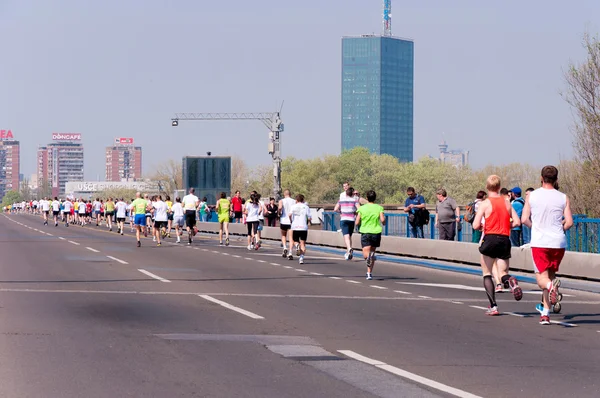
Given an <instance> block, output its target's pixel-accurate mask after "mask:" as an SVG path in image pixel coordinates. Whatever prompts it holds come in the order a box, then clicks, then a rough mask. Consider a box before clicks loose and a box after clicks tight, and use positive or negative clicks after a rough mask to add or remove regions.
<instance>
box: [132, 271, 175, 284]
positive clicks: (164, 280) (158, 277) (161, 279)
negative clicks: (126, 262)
mask: <svg viewBox="0 0 600 398" xmlns="http://www.w3.org/2000/svg"><path fill="white" fill-rule="evenodd" d="M138 271H140V272H141V273H142V274H146V275H148V276H149V277H150V278H154V279H158V280H159V281H161V282H171V281H170V280H168V279H165V278H161V277H160V276H158V275H154V274H153V273H152V272H148V271H146V270H145V269H138Z"/></svg>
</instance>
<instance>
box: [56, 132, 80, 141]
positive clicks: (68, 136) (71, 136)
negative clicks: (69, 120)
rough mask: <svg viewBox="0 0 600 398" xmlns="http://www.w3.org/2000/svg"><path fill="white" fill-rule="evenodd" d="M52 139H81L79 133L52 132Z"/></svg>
mask: <svg viewBox="0 0 600 398" xmlns="http://www.w3.org/2000/svg"><path fill="white" fill-rule="evenodd" d="M52 139H53V140H54V141H81V133H52Z"/></svg>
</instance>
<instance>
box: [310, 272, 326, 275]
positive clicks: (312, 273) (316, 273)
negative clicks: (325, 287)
mask: <svg viewBox="0 0 600 398" xmlns="http://www.w3.org/2000/svg"><path fill="white" fill-rule="evenodd" d="M310 274H311V275H315V276H325V274H319V273H318V272H311V273H310Z"/></svg>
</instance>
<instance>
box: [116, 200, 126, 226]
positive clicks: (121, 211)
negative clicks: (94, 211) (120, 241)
mask: <svg viewBox="0 0 600 398" xmlns="http://www.w3.org/2000/svg"><path fill="white" fill-rule="evenodd" d="M115 209H116V210H117V232H118V233H120V234H121V235H123V229H124V228H125V219H126V218H127V203H125V201H124V200H123V199H120V200H119V201H118V202H117V204H116V205H115Z"/></svg>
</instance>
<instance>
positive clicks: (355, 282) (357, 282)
mask: <svg viewBox="0 0 600 398" xmlns="http://www.w3.org/2000/svg"><path fill="white" fill-rule="evenodd" d="M346 282H349V283H354V284H359V283H362V282H359V281H351V280H346Z"/></svg>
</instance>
